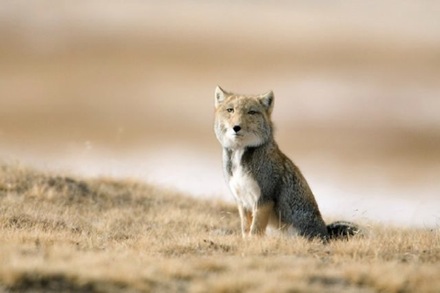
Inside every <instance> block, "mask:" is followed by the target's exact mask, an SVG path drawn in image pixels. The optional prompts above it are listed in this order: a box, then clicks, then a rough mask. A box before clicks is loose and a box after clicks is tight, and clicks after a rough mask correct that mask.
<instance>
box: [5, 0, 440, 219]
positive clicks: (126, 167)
mask: <svg viewBox="0 0 440 293" xmlns="http://www.w3.org/2000/svg"><path fill="white" fill-rule="evenodd" d="M439 15H440V4H439V2H436V1H414V2H402V1H342V0H341V1H331V2H328V1H305V0H303V1H219V0H210V1H177V0H174V1H169V0H167V1H55V0H53V1H6V0H0V161H2V162H5V163H11V162H12V163H16V162H18V163H20V164H23V165H26V166H32V167H36V168H39V169H42V170H50V171H54V172H67V173H72V174H76V175H81V176H110V177H115V178H130V179H135V180H142V181H146V182H152V183H154V184H159V185H162V186H165V187H167V188H171V189H177V190H180V191H183V192H186V193H187V194H190V195H192V196H200V197H203V198H217V199H218V198H220V199H223V200H227V201H232V196H231V195H230V194H229V191H228V189H227V187H226V184H225V183H224V181H223V177H222V167H221V147H220V145H219V144H218V142H217V141H216V138H215V136H214V133H213V130H212V127H213V126H212V125H213V111H214V110H213V103H214V89H215V86H216V85H221V86H222V87H223V88H224V89H226V90H229V91H233V92H238V93H243V94H258V93H263V92H266V91H268V90H273V91H274V93H275V110H274V112H273V120H274V122H275V125H276V126H277V132H276V139H277V141H278V142H279V144H280V147H281V149H282V150H283V151H284V152H285V153H286V154H288V155H289V157H290V158H292V159H293V161H294V162H295V163H296V164H297V165H299V167H300V168H301V170H302V171H303V173H304V175H305V177H306V178H308V180H309V183H310V185H311V187H312V190H313V191H314V193H315V195H316V198H317V201H318V203H319V205H320V207H321V210H322V213H323V215H324V216H325V217H326V218H333V219H335V218H343V219H347V220H354V221H356V220H357V221H359V220H360V219H362V220H374V221H377V222H383V223H387V224H395V225H410V226H418V227H439V225H440V18H439Z"/></svg>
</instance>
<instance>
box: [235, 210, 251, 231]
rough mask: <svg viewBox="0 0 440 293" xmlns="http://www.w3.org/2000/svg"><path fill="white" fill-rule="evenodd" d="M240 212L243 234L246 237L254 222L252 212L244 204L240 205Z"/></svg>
mask: <svg viewBox="0 0 440 293" xmlns="http://www.w3.org/2000/svg"><path fill="white" fill-rule="evenodd" d="M238 212H239V214H240V220H241V234H242V236H243V238H244V237H246V235H247V234H248V233H249V231H250V229H251V223H252V212H250V211H248V210H246V209H245V208H244V207H243V206H241V205H238Z"/></svg>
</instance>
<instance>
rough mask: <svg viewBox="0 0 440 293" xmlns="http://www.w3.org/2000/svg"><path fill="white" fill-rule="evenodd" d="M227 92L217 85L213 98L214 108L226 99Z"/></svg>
mask: <svg viewBox="0 0 440 293" xmlns="http://www.w3.org/2000/svg"><path fill="white" fill-rule="evenodd" d="M226 95H227V92H225V91H224V90H223V89H222V88H221V87H219V86H217V87H216V88H215V100H214V105H215V107H216V108H218V106H219V105H220V104H221V103H222V102H223V101H224V100H225V99H226Z"/></svg>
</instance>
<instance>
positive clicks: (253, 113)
mask: <svg viewBox="0 0 440 293" xmlns="http://www.w3.org/2000/svg"><path fill="white" fill-rule="evenodd" d="M257 113H258V112H257V111H255V110H250V111H249V112H248V114H249V115H255V114H257Z"/></svg>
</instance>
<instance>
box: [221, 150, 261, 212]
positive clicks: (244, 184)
mask: <svg viewBox="0 0 440 293" xmlns="http://www.w3.org/2000/svg"><path fill="white" fill-rule="evenodd" d="M243 153H244V149H243V150H236V151H234V153H233V154H232V158H231V160H232V176H231V177H230V178H229V188H230V189H231V192H232V194H233V195H234V197H235V199H236V200H237V203H238V204H239V205H241V206H243V207H244V208H246V209H250V210H252V209H254V208H255V207H256V206H257V202H258V200H259V198H260V195H261V190H260V187H259V186H258V183H257V181H255V179H254V178H252V176H251V174H249V172H246V170H245V168H244V167H243V165H242V164H241V158H242V156H243Z"/></svg>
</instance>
